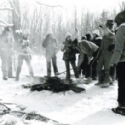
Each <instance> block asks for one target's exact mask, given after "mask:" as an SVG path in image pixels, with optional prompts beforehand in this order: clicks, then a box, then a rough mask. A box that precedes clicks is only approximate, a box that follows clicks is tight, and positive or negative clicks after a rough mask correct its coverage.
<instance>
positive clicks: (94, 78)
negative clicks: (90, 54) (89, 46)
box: [92, 60, 97, 80]
mask: <svg viewBox="0 0 125 125" xmlns="http://www.w3.org/2000/svg"><path fill="white" fill-rule="evenodd" d="M96 68H97V60H95V61H94V63H93V65H92V79H93V80H97V71H96Z"/></svg>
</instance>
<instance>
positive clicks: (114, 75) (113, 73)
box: [109, 66, 116, 83]
mask: <svg viewBox="0 0 125 125" xmlns="http://www.w3.org/2000/svg"><path fill="white" fill-rule="evenodd" d="M109 74H110V76H111V78H112V83H113V81H115V79H116V67H115V66H113V67H110V71H109Z"/></svg>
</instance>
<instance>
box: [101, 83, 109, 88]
mask: <svg viewBox="0 0 125 125" xmlns="http://www.w3.org/2000/svg"><path fill="white" fill-rule="evenodd" d="M109 86H110V83H109V82H104V83H103V84H101V85H100V87H101V88H107V87H109Z"/></svg>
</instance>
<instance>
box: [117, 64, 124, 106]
mask: <svg viewBox="0 0 125 125" xmlns="http://www.w3.org/2000/svg"><path fill="white" fill-rule="evenodd" d="M117 76H118V103H119V105H124V106H125V62H120V63H118V65H117Z"/></svg>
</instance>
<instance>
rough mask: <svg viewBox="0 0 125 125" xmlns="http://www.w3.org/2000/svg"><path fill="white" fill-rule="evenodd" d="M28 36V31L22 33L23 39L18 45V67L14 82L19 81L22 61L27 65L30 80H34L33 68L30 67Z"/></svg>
mask: <svg viewBox="0 0 125 125" xmlns="http://www.w3.org/2000/svg"><path fill="white" fill-rule="evenodd" d="M29 35H30V32H29V30H28V29H25V30H24V32H23V38H22V39H21V40H20V42H19V43H18V65H17V71H16V81H19V77H20V72H21V69H22V65H23V61H24V60H25V61H26V63H27V66H28V69H29V74H30V76H31V78H34V73H33V68H32V66H31V53H30V47H29V46H30V43H29V42H30V41H29Z"/></svg>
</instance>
